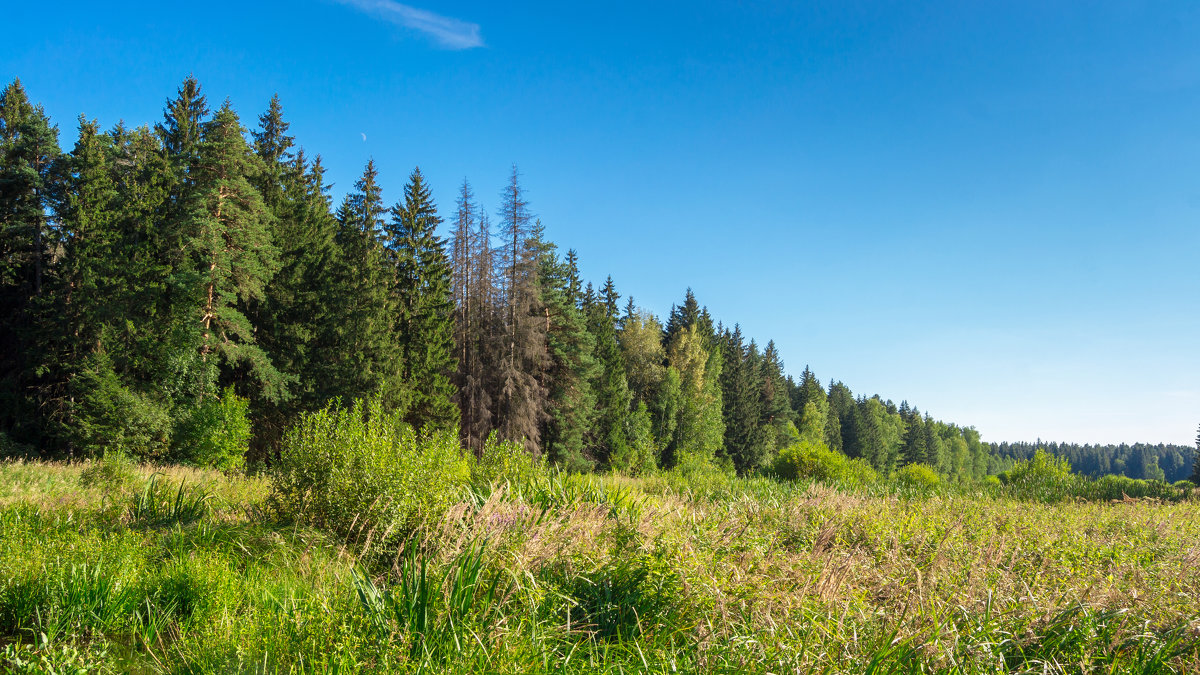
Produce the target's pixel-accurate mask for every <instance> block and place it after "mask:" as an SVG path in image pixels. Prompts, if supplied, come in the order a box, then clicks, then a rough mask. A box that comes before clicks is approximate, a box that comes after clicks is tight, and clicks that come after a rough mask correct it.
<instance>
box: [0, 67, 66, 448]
mask: <svg viewBox="0 0 1200 675" xmlns="http://www.w3.org/2000/svg"><path fill="white" fill-rule="evenodd" d="M59 155H60V150H59V147H58V130H57V129H56V128H55V127H54V126H53V125H52V124H51V123H50V119H49V118H48V117H47V116H46V114H45V112H44V111H43V110H42V107H41V106H38V105H34V104H33V103H31V102H30V101H29V98H28V96H27V95H26V93H25V89H24V87H23V86H22V85H21V81H20V80H14V81H13V82H12V83H11V84H9V85H8V87H7V88H5V90H4V93H3V94H2V95H0V431H3V432H6V433H8V434H10V435H11V436H13V437H15V438H16V439H18V440H19V441H23V442H32V443H37V442H39V440H40V439H39V424H38V419H39V418H38V414H37V413H36V407H37V404H36V402H35V401H34V400H33V399H31V398H30V396H29V389H30V388H32V387H34V386H36V382H35V380H36V377H35V374H34V372H33V371H34V368H35V362H36V360H37V359H36V358H35V356H34V348H33V347H34V337H33V332H32V330H31V328H32V325H33V313H34V307H35V305H36V304H37V303H38V302H39V301H41V300H42V295H43V290H44V289H43V286H44V285H45V281H46V277H47V274H48V271H49V267H50V261H51V255H52V249H51V246H52V243H54V239H55V232H54V228H53V223H51V222H50V219H49V215H50V214H51V205H52V194H53V192H54V186H53V184H52V182H53V179H52V175H51V172H52V168H53V166H54V165H55V163H56V162H57V161H58V157H59Z"/></svg>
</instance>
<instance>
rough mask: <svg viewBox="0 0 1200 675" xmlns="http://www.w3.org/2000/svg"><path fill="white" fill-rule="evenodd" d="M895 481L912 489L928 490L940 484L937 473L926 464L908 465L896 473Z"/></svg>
mask: <svg viewBox="0 0 1200 675" xmlns="http://www.w3.org/2000/svg"><path fill="white" fill-rule="evenodd" d="M896 480H898V481H899V482H900V484H901V485H905V486H908V487H913V488H920V489H925V490H927V489H929V488H933V487H937V484H938V483H940V482H941V477H940V476H938V472H937V471H934V470H933V467H930V466H928V465H926V464H909V465H908V466H905V467H903V468H901V469H900V470H899V471H897V472H896Z"/></svg>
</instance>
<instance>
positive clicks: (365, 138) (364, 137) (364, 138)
mask: <svg viewBox="0 0 1200 675" xmlns="http://www.w3.org/2000/svg"><path fill="white" fill-rule="evenodd" d="M359 133H362V132H361V131H360V132H359ZM362 137H363V140H364V141H365V140H367V135H366V134H362Z"/></svg>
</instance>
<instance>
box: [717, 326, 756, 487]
mask: <svg viewBox="0 0 1200 675" xmlns="http://www.w3.org/2000/svg"><path fill="white" fill-rule="evenodd" d="M720 349H721V356H722V363H723V364H724V366H723V368H722V370H721V400H722V415H723V418H724V422H725V435H724V444H723V451H724V453H725V454H726V455H727V456H728V457H729V458H730V459H731V460H733V465H734V467H735V468H736V469H737V470H738V473H741V474H744V473H746V472H748V471H750V470H752V469H755V468H758V467H759V466H761V465H762V464H763V463H764V462H765V461H766V454H767V453H766V447H765V442H764V440H765V438H764V434H762V430H761V427H760V421H761V420H760V409H759V405H760V403H761V400H760V396H761V391H762V387H761V384H760V382H759V379H758V378H759V375H760V373H759V370H758V363H757V362H758V353H757V352H758V349H757V347H755V348H754V350H753V352H754V353H753V356H752V355H751V350H750V349H749V348H748V347H747V346H746V345H745V344H744V338H743V337H742V329H741V327H740V326H738V325H736V324H735V325H734V328H733V330H732V331H725V332H724V335H722V338H721V341H720Z"/></svg>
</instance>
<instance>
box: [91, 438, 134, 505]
mask: <svg viewBox="0 0 1200 675" xmlns="http://www.w3.org/2000/svg"><path fill="white" fill-rule="evenodd" d="M137 477H138V474H137V464H136V463H135V462H134V461H133V459H131V458H130V457H129V455H126V454H125V453H124V452H123V451H122V450H121V448H120V447H117V448H113V449H110V450H109V451H108V452H105V453H104V455H103V456H101V457H99V458H95V459H91V460H89V461H88V463H87V465H86V466H84V467H83V470H82V471H80V472H79V484H80V485H82V486H83V487H85V488H86V487H98V488H100V489H102V490H103V491H104V492H105V493H108V494H119V493H122V492H124V491H125V489H126V488H128V487H129V486H130V485H132V484H133V482H134V481H135V480H137Z"/></svg>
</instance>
